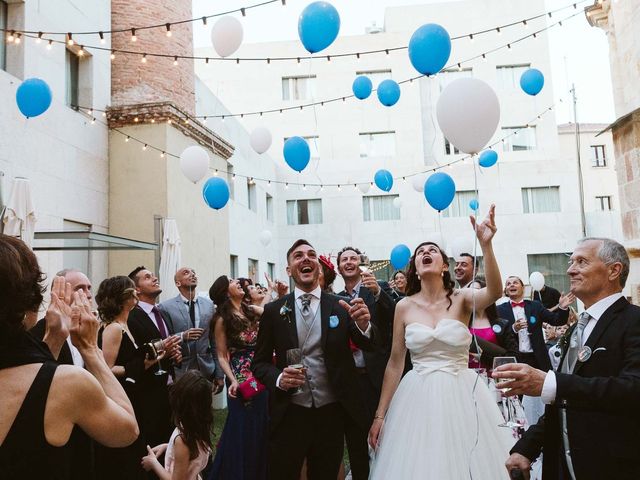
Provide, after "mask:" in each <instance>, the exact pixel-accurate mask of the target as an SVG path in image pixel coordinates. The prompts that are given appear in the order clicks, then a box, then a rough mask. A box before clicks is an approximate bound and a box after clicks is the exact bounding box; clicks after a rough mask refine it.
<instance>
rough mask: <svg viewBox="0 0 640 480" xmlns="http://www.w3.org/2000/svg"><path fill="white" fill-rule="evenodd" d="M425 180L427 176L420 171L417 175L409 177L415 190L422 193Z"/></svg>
mask: <svg viewBox="0 0 640 480" xmlns="http://www.w3.org/2000/svg"><path fill="white" fill-rule="evenodd" d="M426 181H427V177H426V176H425V175H424V174H423V173H421V174H419V175H414V177H413V178H412V179H411V185H412V186H413V189H414V190H415V191H416V192H420V193H423V192H424V182H426Z"/></svg>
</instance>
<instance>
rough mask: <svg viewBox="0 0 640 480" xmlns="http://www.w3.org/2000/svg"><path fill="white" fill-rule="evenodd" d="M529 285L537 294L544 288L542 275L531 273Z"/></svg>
mask: <svg viewBox="0 0 640 480" xmlns="http://www.w3.org/2000/svg"><path fill="white" fill-rule="evenodd" d="M529 284H531V288H533V289H534V290H536V291H537V292H539V291H540V290H542V288H543V287H544V275H542V274H541V273H540V272H533V273H532V274H531V275H529Z"/></svg>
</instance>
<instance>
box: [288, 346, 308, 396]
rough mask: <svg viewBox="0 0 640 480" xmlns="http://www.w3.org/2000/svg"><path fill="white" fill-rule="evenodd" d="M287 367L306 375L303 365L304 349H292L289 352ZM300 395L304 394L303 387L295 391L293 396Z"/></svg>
mask: <svg viewBox="0 0 640 480" xmlns="http://www.w3.org/2000/svg"><path fill="white" fill-rule="evenodd" d="M287 365H288V366H289V368H295V369H296V370H300V371H302V373H306V372H305V370H306V369H305V366H304V364H303V363H302V349H300V348H291V349H289V350H287ZM299 393H302V387H301V386H300V387H297V388H296V389H295V390H293V395H297V394H299Z"/></svg>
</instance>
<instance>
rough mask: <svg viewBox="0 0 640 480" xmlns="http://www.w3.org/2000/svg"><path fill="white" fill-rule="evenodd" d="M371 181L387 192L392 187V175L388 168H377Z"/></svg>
mask: <svg viewBox="0 0 640 480" xmlns="http://www.w3.org/2000/svg"><path fill="white" fill-rule="evenodd" d="M373 181H374V182H375V184H376V186H377V187H378V188H379V189H380V190H384V191H385V192H388V191H389V190H391V187H393V175H391V172H390V171H389V170H378V171H377V172H376V174H375V176H374V177H373Z"/></svg>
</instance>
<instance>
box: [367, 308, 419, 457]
mask: <svg viewBox="0 0 640 480" xmlns="http://www.w3.org/2000/svg"><path fill="white" fill-rule="evenodd" d="M407 302H409V300H407V299H403V300H400V301H399V302H398V304H397V305H396V311H395V315H394V317H393V343H392V344H391V356H390V357H389V361H388V362H387V368H386V370H385V371H384V381H383V382H382V393H381V394H380V402H379V403H378V408H377V409H376V413H375V416H374V417H373V424H372V425H371V429H370V430H369V445H371V448H373V449H374V450H375V449H376V448H377V447H378V436H379V435H380V429H381V428H382V425H383V423H384V417H385V415H386V414H387V409H388V408H389V403H391V398H392V397H393V394H394V393H395V392H396V389H397V388H398V384H399V383H400V379H401V378H402V372H403V370H404V359H405V357H406V355H407V347H406V345H405V341H404V328H405V321H404V317H405V312H406V310H407V308H408V303H407Z"/></svg>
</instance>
